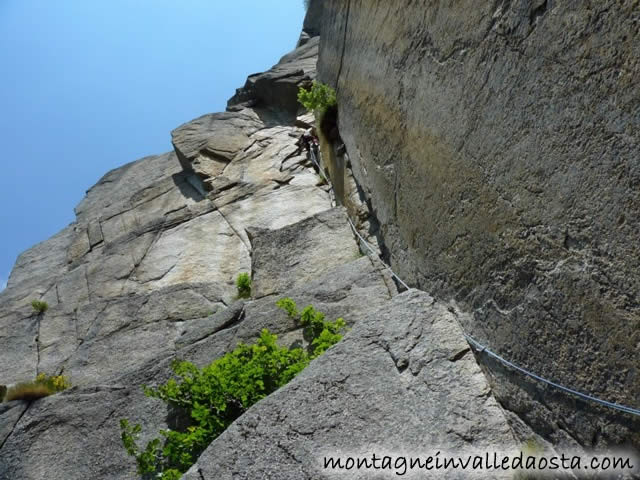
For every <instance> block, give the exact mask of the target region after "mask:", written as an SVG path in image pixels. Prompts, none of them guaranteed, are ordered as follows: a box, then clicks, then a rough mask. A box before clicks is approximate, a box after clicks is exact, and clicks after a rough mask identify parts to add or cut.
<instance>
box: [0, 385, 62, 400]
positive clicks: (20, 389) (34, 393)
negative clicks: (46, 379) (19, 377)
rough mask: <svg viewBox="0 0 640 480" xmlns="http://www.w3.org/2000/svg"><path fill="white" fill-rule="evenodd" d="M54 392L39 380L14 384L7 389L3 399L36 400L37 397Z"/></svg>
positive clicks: (46, 395)
mask: <svg viewBox="0 0 640 480" xmlns="http://www.w3.org/2000/svg"><path fill="white" fill-rule="evenodd" d="M53 393H56V392H55V391H54V390H52V389H51V388H49V387H48V386H47V385H45V384H43V383H39V382H28V383H19V384H17V385H14V386H13V387H11V388H10V389H9V390H8V391H7V396H6V397H5V401H7V402H10V401H12V400H27V401H32V400H37V399H38V398H42V397H48V396H49V395H51V394H53Z"/></svg>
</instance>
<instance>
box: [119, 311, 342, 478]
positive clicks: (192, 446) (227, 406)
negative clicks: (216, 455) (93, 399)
mask: <svg viewBox="0 0 640 480" xmlns="http://www.w3.org/2000/svg"><path fill="white" fill-rule="evenodd" d="M277 305H278V306H279V307H281V308H282V309H284V310H285V311H286V312H287V314H288V315H289V316H290V317H291V318H293V319H294V320H295V321H296V323H297V324H298V325H300V326H301V327H303V328H304V330H303V335H304V338H305V339H306V340H307V341H308V342H309V346H308V349H307V350H306V351H305V350H303V349H302V348H287V347H281V346H279V345H278V344H277V342H276V340H277V336H276V335H274V334H272V333H270V332H269V331H268V330H266V329H265V330H262V332H261V334H260V338H258V340H257V341H256V343H254V344H250V345H246V344H242V343H241V344H239V345H238V346H237V347H236V349H235V350H233V351H232V352H230V353H227V354H226V355H224V356H223V357H221V358H219V359H217V360H214V361H213V362H212V363H211V364H210V365H208V366H206V367H204V368H202V369H200V368H198V367H196V366H195V365H194V364H192V363H190V362H185V361H175V362H174V363H173V364H172V370H173V372H174V374H175V377H176V378H172V379H170V380H169V381H168V382H167V383H166V384H164V385H160V386H159V387H157V388H149V387H147V386H145V387H144V392H145V394H146V395H147V396H149V397H154V398H159V399H161V400H163V401H165V402H167V403H168V404H169V405H170V406H171V407H172V408H173V409H175V410H176V411H178V412H184V413H186V414H188V417H189V425H188V426H186V427H185V428H183V429H181V430H164V431H161V432H160V437H158V438H155V439H153V440H151V441H150V442H148V443H147V445H146V447H145V448H144V449H142V448H140V447H139V446H138V438H139V435H140V433H141V426H140V425H131V424H130V423H129V421H128V420H126V419H122V420H121V421H120V427H121V438H122V443H123V445H124V448H125V449H126V451H127V453H128V454H129V455H131V456H133V457H135V459H136V463H137V467H138V473H139V474H140V475H141V476H142V477H143V478H160V479H162V480H177V479H179V478H180V477H181V476H182V474H183V473H184V472H186V471H187V470H188V469H189V467H191V465H193V463H195V461H196V460H197V458H198V456H199V455H200V454H201V453H202V452H203V451H204V449H205V448H207V446H208V445H209V444H210V443H211V442H212V441H213V440H214V439H215V438H216V437H217V436H218V435H220V434H221V433H222V432H224V430H225V429H226V428H227V427H228V426H229V425H231V423H232V422H233V421H234V420H236V419H237V418H238V417H239V416H240V415H242V414H243V413H244V412H245V411H246V410H247V409H248V408H249V407H251V406H252V405H253V404H255V403H256V402H258V401H259V400H261V399H263V398H265V397H266V396H267V395H269V394H271V393H272V392H274V391H275V390H277V389H278V388H280V387H281V386H283V385H285V384H286V383H288V382H289V381H290V380H291V379H293V378H294V377H295V376H296V375H297V374H298V373H300V372H301V371H302V370H303V369H304V368H305V367H306V366H307V365H308V364H309V362H310V361H311V360H313V359H314V358H316V357H317V356H319V355H321V354H322V353H323V352H324V351H326V350H327V349H328V348H329V347H330V346H332V345H334V344H335V343H337V342H338V341H340V339H341V338H342V335H341V334H340V331H341V330H342V329H343V328H344V325H345V322H344V320H343V319H342V318H339V319H337V320H335V321H333V322H330V321H326V320H325V316H324V314H322V313H321V312H318V311H316V310H315V309H314V308H313V307H312V306H311V305H309V306H308V307H306V308H304V309H303V310H302V312H298V307H297V305H296V304H295V302H294V301H293V300H291V299H289V298H283V299H281V300H279V301H278V302H277Z"/></svg>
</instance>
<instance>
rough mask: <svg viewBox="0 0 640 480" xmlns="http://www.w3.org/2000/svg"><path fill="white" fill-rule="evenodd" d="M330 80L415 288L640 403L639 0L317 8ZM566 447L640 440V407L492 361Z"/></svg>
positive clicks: (504, 341) (482, 334)
mask: <svg viewBox="0 0 640 480" xmlns="http://www.w3.org/2000/svg"><path fill="white" fill-rule="evenodd" d="M322 4H323V8H324V11H323V13H322V15H321V19H322V22H321V26H320V32H321V41H320V59H319V63H318V74H319V77H320V79H321V80H322V81H323V82H325V83H328V84H330V85H333V86H334V87H335V88H336V90H337V92H338V110H339V115H338V118H339V130H340V135H341V137H342V140H343V141H344V143H345V144H346V150H347V152H348V157H349V159H350V163H351V165H352V168H353V172H354V175H355V177H356V180H357V182H358V183H359V185H360V188H361V189H362V191H363V192H364V193H365V194H366V198H367V200H368V201H369V202H370V204H371V206H372V209H373V212H374V214H375V216H376V217H377V220H378V222H379V224H380V237H381V239H382V240H383V243H384V247H385V248H384V251H385V254H386V256H387V259H388V261H389V262H390V263H391V264H392V266H393V267H394V269H396V271H397V272H398V273H400V274H401V276H403V277H404V279H405V280H407V281H408V282H409V283H410V284H412V285H414V286H417V287H419V288H421V289H423V290H426V291H428V292H430V293H431V294H433V295H435V296H436V297H437V298H440V299H454V300H456V301H457V302H459V304H460V306H461V308H462V309H464V310H469V311H470V312H472V316H470V317H468V318H467V319H466V320H463V324H464V328H465V329H466V330H467V331H468V332H470V333H471V334H473V335H474V336H475V337H477V338H478V339H479V340H480V341H481V342H482V343H484V344H488V345H489V346H490V348H492V349H493V350H494V351H496V352H498V353H500V354H502V355H504V356H506V357H507V358H508V359H510V360H511V361H513V362H515V363H517V364H519V365H521V366H523V367H525V368H528V369H530V370H532V371H534V372H536V373H537V374H539V375H542V376H544V377H546V378H548V379H551V380H554V381H556V382H559V383H561V384H563V385H566V386H568V387H572V388H574V389H577V390H581V391H584V392H587V393H590V394H591V395H594V396H597V397H600V398H603V399H606V400H609V401H612V402H618V403H621V404H625V405H629V406H632V407H636V408H637V407H638V406H639V405H638V398H640V382H639V381H638V374H639V372H640V361H639V358H640V357H639V355H638V353H639V352H640V329H638V325H639V323H640V309H639V305H640V303H639V301H640V297H639V296H638V295H639V291H640V275H639V274H638V272H639V267H640V263H639V262H640V256H639V255H638V242H637V239H638V234H639V233H640V230H639V226H638V221H637V219H638V217H639V214H640V193H639V192H640V191H639V190H638V182H639V181H640V163H639V162H638V159H639V157H638V149H639V147H640V133H639V132H640V129H639V128H638V127H640V97H639V96H638V88H637V87H638V78H639V77H638V75H639V64H638V52H639V51H640V35H639V33H638V32H639V31H640V29H639V28H638V27H639V26H640V9H639V8H638V2H637V1H633V0H623V1H613V0H605V1H597V2H596V1H584V2H568V1H557V0H556V1H551V0H514V1H502V0H499V1H475V0H474V1H471V0H467V1H457V2H440V1H426V0H425V1H418V2H415V1H409V0H402V1H395V2H389V1H386V0H344V1H343V0H327V1H325V2H322ZM479 359H480V360H482V361H483V362H484V363H485V364H486V365H487V366H488V367H489V370H490V372H491V376H492V379H493V386H494V388H495V392H496V394H497V396H498V398H499V400H500V402H501V403H502V404H503V405H504V406H505V407H506V408H507V409H509V410H511V411H513V412H515V413H517V414H518V415H519V416H520V417H521V418H523V419H524V420H525V421H526V422H527V423H528V424H530V425H531V426H533V427H534V428H535V429H536V430H537V431H538V432H540V433H542V434H543V435H545V436H546V437H547V438H549V439H552V440H553V441H555V442H570V443H571V442H574V441H577V442H579V443H580V444H582V445H589V446H591V445H593V446H602V445H606V444H614V445H618V444H625V443H628V442H632V443H634V444H635V445H636V446H638V445H640V437H638V432H639V431H640V428H639V426H640V425H639V424H638V421H637V417H633V416H631V415H626V414H617V413H615V412H614V411H611V410H608V409H603V408H599V407H597V406H595V405H594V404H592V403H590V402H587V403H585V402H583V401H581V400H576V398H575V397H573V396H567V395H565V394H562V393H559V392H557V391H555V390H553V389H551V388H549V387H544V386H543V385H542V384H540V383H538V382H532V381H529V380H526V379H525V378H523V377H522V376H521V375H520V374H519V373H516V372H514V371H513V370H505V369H503V368H501V367H500V366H499V365H497V364H493V363H491V362H490V361H488V359H487V358H486V357H485V356H483V355H480V356H479Z"/></svg>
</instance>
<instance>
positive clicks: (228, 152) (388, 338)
mask: <svg viewBox="0 0 640 480" xmlns="http://www.w3.org/2000/svg"><path fill="white" fill-rule="evenodd" d="M319 9H321V8H320V6H319V4H318V3H317V2H312V6H311V8H310V15H311V14H312V13H313V12H317V11H319ZM319 24H320V22H319V18H318V19H316V18H312V17H309V18H308V20H307V21H306V22H305V29H304V32H303V35H302V36H301V39H300V41H299V47H298V48H297V49H296V50H295V51H294V52H292V53H291V54H289V55H286V56H285V57H283V59H282V60H281V62H280V63H279V64H278V65H276V66H274V68H273V69H272V70H270V71H269V72H265V73H262V74H257V75H252V76H251V77H249V79H248V80H247V83H246V84H245V86H244V87H243V88H242V89H239V90H238V91H237V92H236V95H235V96H234V97H233V98H232V99H231V100H230V101H229V106H228V111H227V112H223V113H216V114H209V115H204V116H202V117H200V118H198V119H195V120H193V121H191V122H189V123H187V124H185V125H182V126H180V127H178V128H177V129H176V130H174V131H173V132H172V140H173V145H174V152H171V153H166V154H163V155H158V156H150V157H146V158H143V159H141V160H138V161H135V162H133V163H130V164H127V165H125V166H123V167H120V168H118V169H116V170H113V171H111V172H109V173H107V174H106V175H105V176H104V177H103V178H102V179H101V180H100V181H99V182H98V183H97V184H96V185H95V186H94V187H92V188H91V189H90V190H89V191H88V192H87V195H86V197H85V198H84V200H83V201H82V202H81V203H80V204H79V205H78V206H77V208H76V221H75V222H74V223H72V224H71V225H69V226H68V227H66V228H65V229H63V230H62V231H61V232H60V233H59V234H57V235H55V236H54V237H52V238H51V239H49V240H47V241H45V242H43V243H42V244H39V245H37V246H35V247H33V248H32V249H30V250H28V251H27V252H25V253H23V254H22V255H21V256H20V257H19V259H18V261H17V262H16V265H15V268H14V270H13V272H12V273H11V277H10V279H9V283H8V287H7V289H6V290H5V291H3V292H2V293H0V383H2V384H4V385H11V384H14V383H17V382H20V381H28V380H31V379H33V378H34V377H35V376H36V375H37V374H39V373H43V372H44V373H47V374H59V373H63V374H64V375H66V376H69V377H70V379H71V381H72V383H73V385H74V386H73V387H72V388H71V389H69V390H66V391H64V392H62V393H59V394H56V395H52V396H50V397H46V398H42V399H39V400H35V401H32V402H23V401H11V402H7V403H4V404H0V478H2V479H4V478H7V479H19V480H40V479H43V478H64V479H68V480H73V479H78V480H81V479H82V480H85V479H114V480H116V479H130V478H135V477H136V475H135V462H134V460H133V459H132V458H130V457H128V456H127V455H126V453H125V450H124V448H123V446H122V444H121V440H120V429H119V420H120V419H121V418H130V419H135V421H137V422H140V423H141V425H142V431H143V435H142V438H141V440H142V442H144V441H145V440H148V439H149V438H152V436H155V435H157V432H158V430H159V429H163V428H167V426H168V425H170V424H174V423H175V421H176V419H175V418H173V417H172V413H171V412H169V411H168V410H167V407H166V405H165V404H164V403H162V402H160V401H159V400H157V399H153V398H148V397H146V396H145V395H144V394H143V392H142V385H145V384H146V385H155V384H158V383H160V382H164V381H166V380H167V379H168V378H169V376H170V368H169V366H170V364H171V362H172V360H174V359H177V358H179V359H185V360H190V361H192V362H194V363H195V364H196V365H199V366H204V365H206V364H208V363H210V362H211V361H212V360H214V359H216V358H219V357H220V356H222V355H224V354H225V353H227V352H229V351H230V350H232V349H233V348H235V346H236V345H237V344H238V343H239V342H251V341H254V340H255V339H256V338H257V337H258V335H259V334H260V331H261V330H262V329H263V328H268V329H269V330H270V331H272V332H274V333H277V334H278V336H279V337H278V338H279V341H280V342H281V343H282V344H283V345H292V344H296V343H299V342H300V341H301V340H302V333H301V330H300V327H299V325H297V324H295V323H294V322H293V321H292V320H291V319H290V318H288V317H287V315H286V314H285V313H284V312H282V311H281V310H279V309H278V308H277V307H276V306H275V302H276V300H278V299H279V298H281V297H283V296H289V297H291V298H293V299H294V300H295V301H296V302H297V303H298V304H299V305H307V304H313V305H314V306H315V307H316V308H317V309H318V310H320V311H323V312H325V313H326V314H327V316H328V317H330V318H337V317H344V318H345V319H346V321H347V323H348V325H349V326H350V327H351V331H350V332H349V333H348V334H347V336H346V338H345V339H344V341H343V342H342V343H340V344H339V345H337V346H335V347H334V348H332V349H330V350H329V351H328V352H327V353H326V354H325V355H324V356H322V357H320V358H319V359H317V360H315V361H313V362H312V363H311V365H310V366H309V367H307V369H306V370H305V371H304V372H303V374H301V375H300V376H298V377H296V378H295V379H294V380H293V381H292V382H291V383H289V384H288V385H287V386H286V387H285V388H282V389H281V390H279V391H277V392H276V393H275V394H274V395H272V396H270V397H268V398H266V399H265V400H264V401H261V402H259V403H257V404H256V405H254V406H253V407H252V408H251V409H250V410H249V411H248V412H247V413H246V414H245V415H243V416H242V417H240V419H239V420H238V421H237V422H236V423H235V424H234V425H233V426H232V427H231V428H230V429H229V430H227V432H225V433H224V434H223V435H222V436H221V437H219V438H218V439H217V440H216V441H215V442H214V444H212V445H211V447H210V448H209V449H208V450H207V451H205V453H204V454H203V455H202V457H201V458H200V459H199V461H198V463H197V464H196V465H194V467H193V468H192V470H191V471H190V472H189V473H187V474H186V476H185V478H196V479H198V480H199V479H205V478H206V479H212V480H213V479H220V478H247V479H255V478H282V479H300V478H309V479H311V478H319V477H324V476H325V474H326V472H324V471H322V470H321V468H320V464H319V462H320V457H318V455H320V453H322V452H325V451H328V450H332V451H336V452H337V451H347V450H348V451H349V452H354V451H356V450H365V449H367V448H373V447H378V448H380V449H385V450H386V449H406V448H412V449H415V450H419V449H421V448H425V449H429V451H431V449H432V448H433V447H434V446H437V447H438V448H445V449H447V448H448V449H452V450H453V449H457V448H462V447H464V448H478V449H499V450H505V449H512V448H517V447H518V445H519V442H520V441H521V439H522V438H519V437H518V436H517V435H516V434H515V433H514V430H513V428H512V427H513V423H511V424H510V423H509V422H508V421H507V420H508V417H509V414H508V413H505V412H504V411H503V410H502V408H501V407H500V406H499V405H498V403H497V401H496V400H495V399H494V397H493V395H492V394H491V390H490V388H489V384H488V382H487V380H486V379H485V377H484V375H483V374H482V372H481V370H480V368H479V366H478V365H477V364H476V362H475V360H474V357H473V355H472V354H471V350H470V348H469V346H468V344H467V343H466V342H465V341H464V339H463V337H462V332H461V330H460V327H459V323H458V320H457V318H456V316H455V314H454V313H452V309H451V308H450V307H448V306H447V304H446V303H443V302H441V301H436V300H434V299H433V298H432V297H431V296H429V295H428V294H426V293H423V292H419V291H416V290H410V291H407V292H404V293H402V294H398V290H397V288H396V285H395V283H394V282H393V280H392V279H391V277H390V274H389V272H388V270H387V269H386V268H385V267H384V265H383V264H382V263H381V262H380V261H379V259H378V258H377V257H376V256H373V255H372V256H366V255H363V254H362V253H361V252H360V249H359V247H358V242H357V240H356V238H355V237H354V235H353V232H352V230H351V226H350V224H349V222H348V219H347V210H346V209H344V208H342V207H335V206H334V205H333V202H332V199H331V195H330V192H329V187H328V186H327V185H325V184H324V183H323V182H322V181H321V179H320V177H318V175H317V174H316V172H315V171H314V169H313V168H312V166H311V164H310V162H309V160H308V159H307V156H306V155H304V154H303V155H301V154H300V152H299V150H298V147H297V145H296V141H297V139H298V137H299V136H300V134H301V133H302V129H301V128H300V126H308V122H309V121H310V119H309V118H308V116H307V117H299V118H297V116H298V114H299V113H302V112H298V106H297V104H296V99H295V95H296V92H297V89H298V87H299V86H300V85H304V84H308V83H309V82H310V81H311V80H312V79H313V78H314V77H315V65H316V55H317V51H318V45H319V39H318V37H317V30H316V29H317V28H318V26H319ZM363 208H364V207H363ZM360 214H361V216H363V217H366V212H364V211H361V212H360ZM365 223H366V222H365ZM240 272H250V273H251V276H252V278H253V296H252V298H251V299H247V300H244V301H243V300H237V299H236V298H235V297H236V289H235V285H234V281H235V278H236V276H237V274H238V273H240ZM34 299H37V300H42V301H45V302H47V304H48V305H49V308H48V310H47V311H46V312H43V313H38V312H36V311H34V309H33V308H32V307H31V305H30V303H31V301H32V300H34ZM519 428H521V429H522V428H524V427H523V426H522V425H520V427H519ZM363 453H367V452H363ZM452 478H453V477H452Z"/></svg>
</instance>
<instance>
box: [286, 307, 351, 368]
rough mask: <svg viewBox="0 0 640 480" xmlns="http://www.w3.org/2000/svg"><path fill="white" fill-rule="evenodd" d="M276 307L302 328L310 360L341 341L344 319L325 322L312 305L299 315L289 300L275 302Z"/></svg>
mask: <svg viewBox="0 0 640 480" xmlns="http://www.w3.org/2000/svg"><path fill="white" fill-rule="evenodd" d="M276 305H277V306H278V307H280V308H282V309H283V310H284V311H285V312H287V314H288V315H289V317H291V318H293V319H294V320H295V321H296V322H298V323H299V324H300V325H301V326H302V327H303V328H304V330H303V336H304V339H305V340H306V341H307V342H309V353H311V356H312V358H315V357H317V356H319V355H322V354H323V353H324V351H325V350H326V349H327V348H329V347H331V346H332V345H335V344H336V343H338V342H339V341H340V340H341V339H342V335H340V333H339V332H340V331H341V330H343V329H344V327H345V321H344V319H342V318H338V319H337V320H334V321H333V322H329V321H326V320H325V319H324V318H325V315H324V313H322V312H318V311H317V310H316V309H315V308H313V306H312V305H308V306H306V307H305V308H304V309H303V310H302V313H299V312H298V306H297V305H296V303H295V302H294V301H293V300H291V299H290V298H282V299H280V300H278V301H277V302H276Z"/></svg>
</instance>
